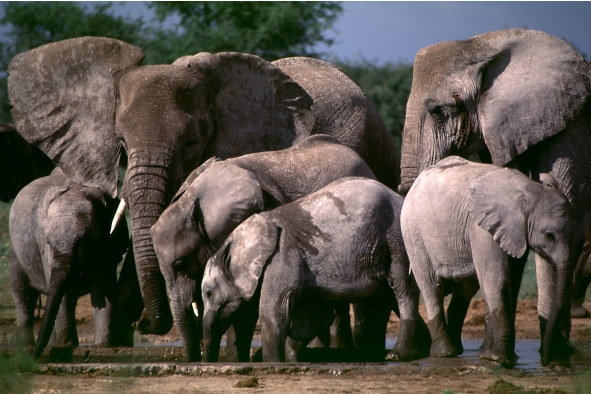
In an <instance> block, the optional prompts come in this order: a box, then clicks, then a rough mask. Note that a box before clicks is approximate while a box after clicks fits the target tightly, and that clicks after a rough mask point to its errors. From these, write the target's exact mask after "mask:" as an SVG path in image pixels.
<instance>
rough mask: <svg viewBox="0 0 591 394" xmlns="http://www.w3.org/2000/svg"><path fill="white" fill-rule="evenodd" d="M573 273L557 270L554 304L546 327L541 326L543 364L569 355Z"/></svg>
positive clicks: (567, 270)
mask: <svg viewBox="0 0 591 394" xmlns="http://www.w3.org/2000/svg"><path fill="white" fill-rule="evenodd" d="M571 280H572V273H571V270H569V269H558V270H557V271H556V282H555V293H554V296H555V297H554V305H553V307H552V311H551V313H550V316H549V317H548V320H547V322H546V325H545V327H544V326H543V325H542V326H541V327H540V329H541V330H540V331H541V336H542V346H541V349H540V353H541V361H542V365H548V364H549V363H550V362H552V361H556V359H557V358H559V357H561V356H564V355H565V354H566V355H567V356H568V355H569V354H568V353H569V349H570V346H569V344H568V338H569V336H570V285H571Z"/></svg>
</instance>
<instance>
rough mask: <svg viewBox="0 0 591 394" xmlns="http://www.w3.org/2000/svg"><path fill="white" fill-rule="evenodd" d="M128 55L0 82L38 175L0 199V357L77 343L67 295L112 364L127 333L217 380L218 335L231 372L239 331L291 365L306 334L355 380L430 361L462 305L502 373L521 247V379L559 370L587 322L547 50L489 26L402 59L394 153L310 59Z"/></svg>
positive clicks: (578, 188)
mask: <svg viewBox="0 0 591 394" xmlns="http://www.w3.org/2000/svg"><path fill="white" fill-rule="evenodd" d="M142 59H143V53H142V51H141V50H140V49H139V48H137V47H135V46H132V45H130V44H127V43H125V42H122V41H119V40H115V39H110V38H99V37H81V38H75V39H69V40H64V41H59V42H55V43H51V44H47V45H44V46H41V47H38V48H36V49H32V50H30V51H28V52H25V53H21V54H19V55H17V56H16V57H15V58H14V59H13V60H12V62H11V63H10V66H9V70H8V93H9V97H10V101H11V104H12V116H13V119H14V122H15V125H16V129H17V130H18V133H19V134H20V136H22V137H23V138H24V139H25V140H26V141H27V142H28V144H26V143H24V142H23V144H24V146H25V147H26V149H27V151H33V150H38V149H40V150H41V151H43V152H44V153H45V154H46V155H47V156H48V157H49V158H50V159H51V161H52V162H53V163H55V165H56V166H57V167H56V168H55V169H54V170H53V172H51V174H49V172H50V171H52V170H51V166H52V165H53V163H50V166H49V169H48V170H45V172H41V173H38V174H37V175H32V176H30V175H29V177H30V179H26V180H24V176H19V177H17V178H18V180H19V181H21V182H24V184H26V183H28V185H27V186H25V187H23V186H22V185H20V186H17V187H16V190H18V189H21V188H22V190H20V192H19V193H18V195H16V197H15V194H16V191H14V192H12V194H10V195H7V196H6V197H4V194H3V196H2V198H3V200H4V199H10V198H15V199H14V202H13V205H12V209H11V212H10V221H9V226H10V237H11V244H12V256H11V270H10V282H11V290H12V293H13V298H14V302H15V305H16V310H17V335H16V337H17V338H18V339H19V340H20V341H22V343H24V344H26V345H34V347H33V354H34V355H35V356H40V355H41V353H42V352H43V350H44V348H45V347H46V346H47V344H48V343H50V341H51V343H52V344H53V345H55V346H60V345H62V346H63V345H69V346H76V345H77V344H78V337H77V334H76V327H75V319H74V317H75V306H76V301H77V299H78V297H79V296H80V295H82V294H85V293H88V292H90V294H91V300H92V305H93V308H94V316H95V344H100V345H107V346H133V332H134V330H138V331H139V332H141V333H143V334H148V333H149V334H159V335H163V334H166V333H167V332H168V331H169V330H170V329H171V327H172V325H173V323H174V324H176V325H177V327H178V329H179V332H180V333H181V336H182V339H183V345H184V353H185V357H186V359H187V360H188V361H200V360H202V358H203V359H204V360H205V361H217V359H218V356H219V350H220V342H221V339H222V335H223V334H224V333H226V332H227V341H226V355H227V358H228V359H229V360H237V361H249V360H250V357H251V355H250V350H251V349H250V347H251V341H252V337H253V333H254V330H255V326H256V325H257V322H259V323H260V330H261V338H262V359H263V360H264V361H298V360H299V359H300V353H301V349H302V348H303V347H305V346H306V345H307V344H308V343H309V342H310V341H311V340H312V339H314V338H318V339H319V340H320V342H321V343H323V344H324V345H325V346H344V347H348V348H351V349H355V351H356V352H357V354H358V355H359V358H360V359H363V360H368V359H369V360H384V359H385V358H386V359H388V360H397V361H409V360H416V359H419V358H422V357H427V356H435V357H453V356H456V355H459V354H461V353H462V352H463V346H462V340H461V332H462V325H463V322H464V318H465V316H466V312H467V308H468V305H469V303H470V300H471V298H472V297H473V296H474V294H475V293H476V291H477V290H478V289H481V291H482V295H483V298H484V302H485V305H486V308H485V314H486V316H485V338H484V341H483V344H482V346H481V348H480V356H481V358H484V359H489V360H493V361H495V362H498V363H500V364H501V365H503V366H505V367H511V366H513V365H514V363H515V360H516V354H515V349H514V348H515V313H516V305H517V294H518V291H519V287H520V283H521V277H522V274H523V270H524V266H525V262H526V259H527V255H528V251H529V250H531V251H533V252H534V253H535V260H536V273H537V284H538V302H537V306H538V316H539V323H540V338H541V344H540V355H541V362H542V364H543V365H547V364H550V363H561V364H567V363H568V358H569V356H570V353H571V352H572V347H571V346H570V344H569V335H570V319H571V307H572V315H573V316H576V317H580V316H583V315H585V314H586V313H587V311H586V310H585V309H584V308H583V307H582V298H584V292H585V290H586V287H587V285H588V284H589V281H590V280H589V279H590V278H591V274H590V273H589V271H590V270H591V268H590V267H591V262H590V263H587V257H588V255H589V250H591V247H589V245H588V244H585V247H583V242H584V240H588V241H589V242H591V237H589V236H585V231H583V230H584V229H588V228H590V224H589V215H588V212H590V211H591V162H590V161H589V160H587V158H586V153H587V151H588V150H589V149H591V64H590V63H589V62H587V61H585V60H584V59H583V57H582V56H581V55H580V54H579V53H577V52H576V51H575V50H574V49H573V48H572V47H571V46H570V45H568V44H567V43H565V42H564V41H562V40H560V39H557V38H555V37H552V36H549V35H547V34H545V33H542V32H538V31H532V30H524V29H512V30H503V31H497V32H491V33H485V34H482V35H478V36H475V37H472V38H470V39H468V40H464V41H452V42H442V43H438V44H434V45H432V46H429V47H427V48H424V49H422V50H420V51H419V53H418V54H417V56H416V59H415V63H414V68H413V81H412V87H411V92H410V97H409V99H408V102H407V109H406V119H405V125H404V131H403V140H402V150H401V151H402V154H401V157H398V154H397V151H396V149H395V147H394V143H393V140H392V138H391V136H390V134H389V132H388V130H387V128H386V126H385V124H384V122H383V121H382V119H381V118H380V116H379V114H378V112H377V110H376V108H375V107H374V106H373V104H372V103H371V101H370V100H369V99H368V97H367V96H366V95H365V94H364V93H363V91H362V90H361V89H360V88H359V87H358V86H357V85H356V84H355V83H354V82H353V81H352V80H351V79H350V78H348V77H347V76H346V75H345V74H344V73H343V72H342V71H341V70H340V69H339V68H337V67H336V66H334V65H332V64H330V63H327V62H324V61H320V60H316V59H311V58H305V57H293V58H286V59H280V60H277V61H274V62H268V61H265V60H263V59H261V58H259V57H257V56H253V55H248V54H243V53H235V52H222V53H217V54H210V53H198V54H196V55H194V56H185V57H182V58H180V59H178V60H176V61H175V62H174V63H172V64H168V65H141V61H142ZM6 127H8V126H6ZM0 136H1V135H0ZM7 146H8V145H7V144H4V143H3V146H0V149H3V150H4V149H6V150H7V152H8V151H9V148H6V147H7ZM123 152H124V153H125V155H122V153H123ZM17 156H21V155H20V154H17ZM23 157H24V156H23ZM122 157H123V158H126V159H127V160H126V162H124V161H123V159H122ZM27 160H28V161H27V162H25V163H23V164H20V165H19V167H22V168H25V167H27V168H29V167H33V166H34V167H35V171H37V168H38V167H40V166H38V165H37V164H35V165H33V164H31V163H33V160H32V159H27ZM469 160H471V161H469ZM15 162H16V159H15V161H11V162H10V165H14V163H15ZM7 163H8V162H7ZM5 166H6V167H9V164H6V165H3V166H2V167H3V168H0V171H5V169H4V168H5ZM120 166H121V167H124V168H125V176H124V179H123V180H122V182H119V180H118V178H119V168H120ZM3 174H4V172H3ZM48 174H49V175H48ZM40 176H42V177H41V178H39V179H36V180H34V181H32V179H34V178H38V177H40ZM13 178H14V177H13ZM13 178H10V179H11V182H12V181H13ZM5 179H9V178H8V177H7V176H6V177H4V176H3V179H2V182H5V183H7V182H8V181H5ZM30 181H32V182H30ZM29 182H30V183H29ZM2 187H3V192H4V189H5V187H4V185H3V186H2ZM403 196H404V197H403ZM118 204H119V208H118V209H117V205H118ZM126 212H128V218H129V223H130V229H129V232H128V228H127V226H126V224H127V220H124V216H125V215H124V214H125V213H126ZM113 217H115V219H113ZM112 219H113V220H112ZM587 232H589V231H587ZM581 252H582V253H581ZM121 260H124V262H123V265H122V268H121V269H120V273H119V274H118V269H117V268H118V265H119V263H120V262H121ZM39 293H44V294H47V305H46V308H45V312H44V315H43V320H42V324H41V329H40V333H39V335H38V336H37V339H36V340H35V336H34V334H33V320H34V319H33V317H34V313H33V312H34V309H35V305H36V303H37V300H38V298H39ZM449 294H451V298H450V302H449V305H448V307H447V310H444V303H443V299H444V297H445V296H447V295H449ZM421 295H422V297H423V299H424V303H425V307H426V312H427V318H428V321H427V322H425V321H424V320H423V318H422V317H421V315H420V314H419V298H420V296H421ZM571 303H572V305H571ZM350 308H351V309H350ZM350 310H352V311H353V312H354V313H353V318H354V319H353V324H352V322H351V317H350ZM392 311H394V312H395V313H396V314H397V315H398V317H399V318H400V328H399V332H398V337H397V342H396V344H395V345H394V347H393V349H391V350H390V351H389V352H388V353H387V354H386V352H385V351H384V348H385V338H386V326H387V323H388V320H389V317H390V314H391V312H392Z"/></svg>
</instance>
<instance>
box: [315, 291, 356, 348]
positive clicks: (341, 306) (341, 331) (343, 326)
mask: <svg viewBox="0 0 591 394" xmlns="http://www.w3.org/2000/svg"><path fill="white" fill-rule="evenodd" d="M349 309H350V308H349V303H348V302H337V303H335V305H334V320H333V322H332V324H331V326H330V341H329V343H330V347H333V348H345V349H351V348H353V333H352V332H351V318H350V316H349ZM320 341H321V342H322V343H324V344H326V343H327V341H326V339H324V340H323V338H320Z"/></svg>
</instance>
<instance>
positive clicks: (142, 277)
mask: <svg viewBox="0 0 591 394" xmlns="http://www.w3.org/2000/svg"><path fill="white" fill-rule="evenodd" d="M142 58H143V54H142V51H141V50H140V49H139V48H137V47H134V46H131V45H129V44H127V43H125V42H121V41H118V40H114V39H108V38H97V37H82V38H75V39H70V40H64V41H60V42H55V43H51V44H47V45H44V46H42V47H39V48H36V49H33V50H31V51H28V52H25V53H22V54H20V55H18V56H16V57H15V58H14V59H13V60H12V62H11V64H10V67H9V77H8V89H9V95H10V100H11V103H12V105H13V110H12V114H13V118H14V120H15V122H16V124H17V128H18V129H19V131H20V133H21V134H22V135H23V136H24V137H25V138H26V139H27V140H28V141H29V142H31V143H34V144H36V145H38V146H39V147H40V148H41V149H42V150H43V151H44V152H46V153H47V154H48V155H49V156H50V157H51V158H52V159H53V160H54V161H56V162H57V163H58V164H59V166H60V167H62V168H63V169H64V171H65V172H66V173H67V174H68V175H70V176H71V177H72V178H73V179H74V181H76V182H79V183H81V184H85V185H97V186H99V187H100V188H102V189H103V190H105V191H107V192H108V193H109V194H111V195H113V196H114V195H115V194H116V192H117V177H118V165H119V156H120V150H121V148H124V149H125V150H126V153H127V156H128V163H127V173H126V176H125V179H124V182H123V187H122V190H121V197H123V199H124V200H125V201H126V202H127V204H128V206H129V211H130V218H131V231H132V239H133V251H134V255H135V259H136V268H137V272H138V277H139V282H140V287H141V291H142V296H143V299H144V304H145V312H146V313H145V315H144V316H143V317H142V318H141V319H140V321H139V323H138V329H139V330H140V331H141V332H143V333H155V334H163V333H166V332H168V331H169V329H170V328H171V326H172V315H171V312H170V307H169V305H168V300H167V296H166V289H165V283H164V279H163V277H162V274H161V273H160V270H159V267H158V260H157V258H156V254H155V253H154V248H153V246H152V240H151V237H150V231H149V230H150V227H151V226H152V225H153V224H154V223H155V222H156V220H157V219H158V217H159V216H160V214H161V213H162V211H163V210H164V208H165V207H166V206H167V205H168V204H169V202H170V200H171V198H172V197H173V195H174V193H175V192H176V190H177V189H178V187H179V186H180V185H181V183H182V181H183V180H184V179H185V177H186V176H187V175H188V174H189V173H190V172H191V171H192V170H193V169H194V168H196V167H197V166H198V165H199V164H201V163H202V162H203V161H205V160H206V159H207V158H209V157H211V156H214V155H215V156H217V157H220V158H227V157H233V156H239V155H243V154H246V153H252V152H257V151H263V150H275V149H283V148H286V147H288V146H291V145H293V144H294V143H296V142H298V141H300V140H302V139H303V138H305V137H306V136H308V135H310V134H312V133H319V132H323V133H325V134H329V135H333V136H334V137H335V138H336V139H337V140H338V141H339V142H341V143H343V144H344V145H347V146H349V147H351V148H352V149H354V150H356V151H360V152H361V151H362V152H365V153H366V154H367V152H368V150H367V148H364V147H367V146H369V147H371V146H373V144H375V143H376V141H379V145H378V146H376V147H375V148H376V149H375V151H373V152H370V153H369V154H370V156H371V157H367V160H368V161H370V162H374V163H378V165H384V166H386V165H391V166H392V168H385V169H384V170H380V169H379V168H372V170H373V171H374V172H375V173H376V174H384V173H386V174H394V175H393V176H391V177H390V178H384V179H383V181H384V183H386V184H387V185H388V186H390V187H396V184H397V166H396V160H395V159H394V157H395V156H393V155H394V149H393V142H392V139H391V137H390V136H389V135H388V132H387V130H386V128H385V126H384V124H383V122H382V121H381V120H379V117H378V114H377V112H376V111H375V108H374V107H373V105H372V104H371V102H370V101H369V100H368V99H367V97H366V96H365V95H363V93H362V92H361V90H360V89H359V88H358V87H357V86H356V85H355V84H354V83H352V82H351V80H350V79H348V78H347V77H346V76H345V75H344V74H343V73H342V72H341V71H340V70H339V69H338V68H336V67H334V66H332V65H330V64H328V63H325V62H321V61H315V60H310V59H305V58H292V59H289V60H286V62H287V63H286V64H289V70H297V73H296V74H297V75H295V78H294V79H292V78H291V77H290V76H288V74H286V73H284V72H283V71H282V70H281V68H280V67H277V66H276V65H273V64H271V63H269V62H267V61H265V60H263V59H261V58H259V57H256V56H252V55H246V54H242V53H218V54H210V53H199V54H197V55H195V56H187V57H183V58H180V59H178V60H177V61H176V62H174V63H173V64H172V65H153V66H141V67H140V66H139V64H140V62H141V60H142ZM278 65H279V66H281V63H279V64H278ZM286 67H287V66H286ZM313 75H314V76H316V78H315V79H316V82H315V83H307V82H311V79H306V80H305V82H306V83H304V84H303V86H304V87H302V86H300V85H299V84H298V82H299V81H298V78H300V77H301V78H304V76H305V77H306V78H309V77H310V76H313ZM312 98H315V99H316V101H315V102H314V101H313V100H312ZM323 98H325V99H323ZM335 103H336V105H333V104H335ZM376 117H378V118H376ZM368 131H369V134H368ZM388 147H391V149H388ZM362 156H363V155H362ZM374 156H375V160H373V157H374ZM382 156H383V157H382ZM365 158H366V157H365V156H364V159H365ZM384 163H391V164H384ZM378 178H379V177H378ZM379 179H381V178H379Z"/></svg>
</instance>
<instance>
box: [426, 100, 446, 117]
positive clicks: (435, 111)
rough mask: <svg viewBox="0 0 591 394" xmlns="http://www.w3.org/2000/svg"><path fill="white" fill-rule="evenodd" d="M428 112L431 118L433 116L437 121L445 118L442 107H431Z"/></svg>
mask: <svg viewBox="0 0 591 394" xmlns="http://www.w3.org/2000/svg"><path fill="white" fill-rule="evenodd" d="M428 110H429V113H430V114H431V116H433V117H434V118H435V119H441V118H442V117H443V107H442V106H441V105H437V104H432V105H429V108H428Z"/></svg>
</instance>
